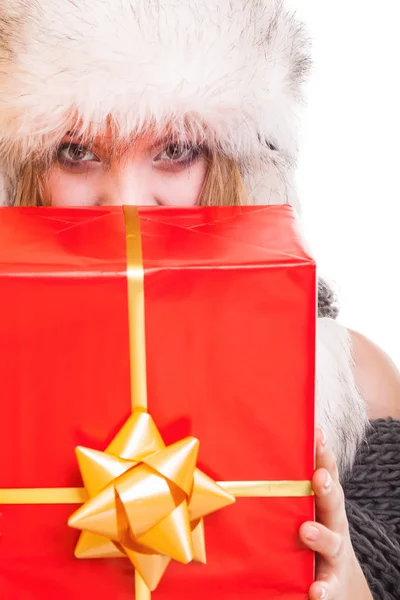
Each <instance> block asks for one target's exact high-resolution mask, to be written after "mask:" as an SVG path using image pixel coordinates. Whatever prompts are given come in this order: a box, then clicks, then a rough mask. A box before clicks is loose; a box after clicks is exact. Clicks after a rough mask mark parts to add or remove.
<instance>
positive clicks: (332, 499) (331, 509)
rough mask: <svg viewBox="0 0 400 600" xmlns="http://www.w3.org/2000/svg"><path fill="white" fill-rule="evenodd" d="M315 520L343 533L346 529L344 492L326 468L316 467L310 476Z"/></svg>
mask: <svg viewBox="0 0 400 600" xmlns="http://www.w3.org/2000/svg"><path fill="white" fill-rule="evenodd" d="M312 487H313V490H314V493H315V510H316V515H317V520H318V521H319V522H320V523H322V524H323V525H325V527H327V528H328V529H331V530H332V531H336V532H338V533H342V534H343V533H345V532H346V531H347V529H348V524H347V517H346V509H345V503H344V493H343V489H342V486H341V485H340V483H339V482H338V481H337V480H335V479H333V478H332V476H331V474H330V472H329V471H327V470H326V469H318V470H317V471H315V473H314V475H313V478H312Z"/></svg>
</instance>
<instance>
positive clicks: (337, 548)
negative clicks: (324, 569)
mask: <svg viewBox="0 0 400 600" xmlns="http://www.w3.org/2000/svg"><path fill="white" fill-rule="evenodd" d="M344 546H345V544H344V538H343V536H342V535H339V534H334V536H333V539H332V544H331V548H330V552H329V558H330V559H331V560H332V561H333V562H338V561H339V560H340V559H341V558H342V556H343V555H344Z"/></svg>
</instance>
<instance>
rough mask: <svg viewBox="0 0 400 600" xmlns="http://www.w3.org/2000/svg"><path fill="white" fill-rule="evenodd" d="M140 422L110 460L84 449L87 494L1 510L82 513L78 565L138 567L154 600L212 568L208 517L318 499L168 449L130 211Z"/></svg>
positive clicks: (62, 491) (144, 593)
mask: <svg viewBox="0 0 400 600" xmlns="http://www.w3.org/2000/svg"><path fill="white" fill-rule="evenodd" d="M123 211H124V217H125V226H126V253H127V286H128V312H129V347H130V380H131V405H132V415H131V417H130V418H129V419H128V421H127V422H126V424H125V425H124V426H123V428H122V429H121V430H120V432H119V433H118V434H117V436H116V437H115V438H114V440H113V441H112V442H111V444H110V445H109V446H108V448H107V449H106V450H105V452H99V451H97V450H91V449H88V448H77V451H76V452H77V458H78V464H79V468H80V471H81V475H82V479H83V482H84V485H85V487H84V488H48V489H46V488H42V489H39V488H33V489H3V490H2V489H0V504H82V506H81V507H80V508H79V509H78V510H77V511H76V512H75V513H74V514H73V515H72V516H71V517H70V519H69V525H70V526H71V527H75V528H77V529H80V530H82V533H81V536H80V538H79V541H78V544H77V546H76V549H75V555H76V556H77V557H78V558H101V557H120V556H125V557H128V558H129V559H130V560H131V562H132V564H133V565H134V567H135V593H136V600H150V598H151V591H152V590H154V589H155V588H156V587H157V585H158V583H159V581H160V579H161V578H162V576H163V574H164V572H165V570H166V568H167V566H168V564H169V562H170V561H171V559H175V560H178V561H180V562H182V563H188V562H190V561H192V560H195V561H198V562H205V541H204V528H203V518H204V516H206V515H208V514H210V513H212V512H214V511H216V510H219V509H221V508H223V507H225V506H227V505H229V504H232V503H233V502H234V501H235V498H238V497H251V498H254V497H299V496H310V495H312V494H313V491H312V486H311V482H310V481H231V482H228V481H225V482H218V483H216V482H214V481H213V480H212V479H210V478H209V477H208V476H207V475H205V474H204V473H202V472H201V471H200V470H199V469H197V468H196V460H197V453H198V447H199V442H198V440H197V439H196V438H193V437H189V438H186V439H185V440H181V441H179V442H177V443H175V444H172V445H171V446H168V447H165V444H164V442H163V440H162V438H161V436H160V433H159V431H158V430H157V427H156V425H155V423H154V421H153V420H152V418H151V417H150V415H149V414H148V413H147V385H146V347H145V318H144V310H145V306H144V285H143V280H144V271H143V263H142V248H141V237H140V224H139V214H138V210H137V208H135V207H124V208H123Z"/></svg>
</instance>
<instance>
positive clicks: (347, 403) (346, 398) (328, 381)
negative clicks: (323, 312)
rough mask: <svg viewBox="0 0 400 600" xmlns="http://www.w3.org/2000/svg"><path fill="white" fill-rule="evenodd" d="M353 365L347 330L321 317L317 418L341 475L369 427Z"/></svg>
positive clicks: (352, 461)
mask: <svg viewBox="0 0 400 600" xmlns="http://www.w3.org/2000/svg"><path fill="white" fill-rule="evenodd" d="M352 367H353V358H352V351H351V342H350V336H349V334H348V332H347V330H346V329H345V328H344V327H343V326H342V325H339V323H337V322H336V321H333V320H332V319H328V318H323V319H318V320H317V363H316V421H317V425H318V427H321V428H322V429H323V430H324V431H325V433H326V436H327V438H328V441H329V443H330V444H331V447H332V450H333V452H334V454H335V456H336V460H337V463H338V467H339V472H340V473H341V475H343V474H344V473H345V472H346V471H348V470H349V469H350V468H351V467H352V466H353V463H354V459H355V456H356V452H357V450H358V448H359V447H360V444H361V442H362V441H363V440H364V438H365V435H366V431H367V427H368V416H367V409H366V406H365V403H364V401H363V399H362V398H361V396H360V394H359V391H358V389H357V386H356V383H355V380H354V375H353V368H352Z"/></svg>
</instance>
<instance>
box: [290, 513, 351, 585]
mask: <svg viewBox="0 0 400 600" xmlns="http://www.w3.org/2000/svg"><path fill="white" fill-rule="evenodd" d="M299 534H300V539H301V541H302V542H303V544H304V545H305V546H306V547H307V548H309V549H310V550H312V551H313V552H317V553H318V554H319V555H320V556H321V557H322V558H323V559H324V561H325V562H324V563H323V569H324V574H325V573H326V569H327V566H328V567H331V568H332V569H334V568H335V567H337V565H338V563H339V562H340V560H341V559H343V558H344V556H345V551H344V548H345V542H344V538H343V536H342V535H340V534H339V533H335V532H334V531H330V529H328V528H327V527H324V526H323V525H321V524H320V523H314V522H312V521H307V522H306V523H303V525H302V526H301V527H300V531H299ZM321 574H322V573H318V570H317V578H318V577H319V576H321Z"/></svg>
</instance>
